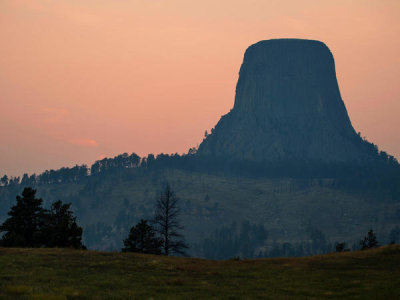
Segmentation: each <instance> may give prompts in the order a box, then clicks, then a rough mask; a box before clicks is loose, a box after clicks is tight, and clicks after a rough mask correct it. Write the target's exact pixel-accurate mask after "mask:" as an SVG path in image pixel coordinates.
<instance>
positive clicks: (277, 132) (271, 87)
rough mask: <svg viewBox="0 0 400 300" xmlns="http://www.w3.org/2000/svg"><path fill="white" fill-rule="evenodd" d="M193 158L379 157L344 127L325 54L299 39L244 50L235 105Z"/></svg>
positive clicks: (348, 125)
mask: <svg viewBox="0 0 400 300" xmlns="http://www.w3.org/2000/svg"><path fill="white" fill-rule="evenodd" d="M198 154H199V155H201V156H213V157H225V158H226V157H229V158H230V159H233V160H234V159H235V160H250V161H284V160H288V159H289V160H292V159H296V160H298V159H301V160H306V161H321V162H354V161H374V160H377V159H378V155H377V151H376V149H375V147H374V145H373V144H371V143H368V142H367V141H364V140H363V139H362V138H361V137H360V136H359V135H358V134H357V133H356V132H355V130H354V129H353V127H352V125H351V122H350V119H349V117H348V114H347V111H346V107H345V105H344V103H343V100H342V98H341V96H340V91H339V87H338V83H337V79H336V73H335V64H334V59H333V56H332V53H331V52H330V50H329V49H328V47H327V46H326V45H325V44H323V43H322V42H319V41H312V40H299V39H277V40H267V41H261V42H258V43H256V44H254V45H252V46H250V47H249V48H248V49H247V51H246V53H245V55H244V60H243V64H242V66H241V68H240V72H239V80H238V82H237V86H236V98H235V104H234V107H233V109H232V110H231V111H230V112H229V113H228V114H226V115H224V116H223V117H222V118H221V120H220V121H219V122H218V124H217V125H216V127H215V129H214V130H213V132H212V133H211V134H210V135H209V136H208V137H207V138H206V139H205V140H204V141H203V143H202V144H201V145H200V147H199V150H198Z"/></svg>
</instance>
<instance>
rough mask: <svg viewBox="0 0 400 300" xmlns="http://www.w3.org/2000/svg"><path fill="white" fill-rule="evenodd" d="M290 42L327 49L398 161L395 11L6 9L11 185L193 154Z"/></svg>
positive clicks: (5, 137)
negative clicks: (126, 161)
mask: <svg viewBox="0 0 400 300" xmlns="http://www.w3.org/2000/svg"><path fill="white" fill-rule="evenodd" d="M282 37H286V38H306V39H316V40H321V41H323V42H325V43H326V44H327V46H328V47H329V48H330V49H331V51H332V52H333V55H334V57H335V61H336V72H337V76H338V80H339V86H340V89H341V93H342V98H343V100H344V102H345V104H346V107H347V110H348V112H349V115H350V118H351V120H352V123H353V126H354V127H355V129H356V131H361V133H362V135H363V136H365V137H367V139H368V140H369V141H371V142H373V143H375V144H378V145H379V148H380V149H382V150H385V151H387V152H389V153H390V154H392V155H395V156H396V157H397V158H400V138H399V132H400V119H399V113H400V84H399V79H400V38H399V37H400V1H398V0H394V1H389V0H387V1H384V0H376V1H368V0H360V1H355V0H353V1H351V0H334V1H333V0H332V1H326V0H324V1H321V0H315V1H314V0H313V1H311V0H301V1H284V0H243V1H237V0H218V1H215V0H212V1H211V0H210V1H209V0H202V1H188V0H154V1H151V0H140V1H133V0H132V1H130V0H51V1H50V0H43V1H40V0H37V1H33V0H26V1H20V0H1V1H0V104H1V105H0V174H4V173H7V174H8V175H20V174H22V173H24V172H28V173H32V172H40V171H43V170H45V169H50V168H53V169H54V168H59V167H61V166H73V165H74V164H81V163H89V164H90V163H92V162H94V161H95V160H96V159H98V158H101V157H104V156H114V155H117V154H120V153H123V152H129V153H130V152H136V153H137V154H139V155H146V154H148V153H154V154H157V153H160V152H164V153H175V152H178V153H183V152H187V150H188V149H189V148H190V147H192V146H196V145H198V144H199V143H200V142H201V140H202V138H203V135H204V131H205V130H210V129H211V128H212V127H214V125H215V124H216V123H217V121H218V120H219V118H220V116H221V115H223V114H226V113H227V112H228V111H229V110H230V109H231V108H232V106H233V101H234V92H235V85H236V81H237V78H238V71H239V68H240V65H241V63H242V59H243V54H244V51H245V50H246V48H247V47H248V46H249V45H251V44H253V43H255V42H257V41H259V40H265V39H271V38H282Z"/></svg>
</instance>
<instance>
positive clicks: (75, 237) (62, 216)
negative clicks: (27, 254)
mask: <svg viewBox="0 0 400 300" xmlns="http://www.w3.org/2000/svg"><path fill="white" fill-rule="evenodd" d="M70 207H71V203H67V204H63V203H62V202H61V201H60V200H58V201H56V202H54V203H53V204H52V205H51V208H50V210H49V211H46V212H45V214H44V222H43V223H44V224H43V229H42V233H43V241H44V244H45V246H46V247H61V248H68V247H71V248H75V249H82V248H85V246H84V245H83V244H82V233H83V229H82V227H80V226H78V224H77V223H76V217H75V216H74V213H73V212H72V211H71V210H70Z"/></svg>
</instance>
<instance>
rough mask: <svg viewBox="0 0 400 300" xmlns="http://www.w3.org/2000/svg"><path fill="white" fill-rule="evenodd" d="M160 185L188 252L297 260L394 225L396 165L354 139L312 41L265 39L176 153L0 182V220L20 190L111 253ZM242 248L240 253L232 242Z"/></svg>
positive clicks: (399, 186)
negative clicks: (226, 108) (205, 126)
mask: <svg viewBox="0 0 400 300" xmlns="http://www.w3.org/2000/svg"><path fill="white" fill-rule="evenodd" d="M166 182H169V183H170V184H171V185H172V188H173V189H174V191H175V192H176V194H177V195H178V197H180V198H181V208H182V216H181V217H182V223H183V225H184V226H185V235H186V238H187V239H188V241H189V243H190V244H191V246H192V247H191V249H190V254H191V255H195V256H199V257H208V258H228V257H231V256H236V255H240V256H242V257H255V256H263V257H264V256H277V255H285V256H303V255H309V254H316V253H326V252H328V251H330V250H331V249H332V248H333V245H334V243H335V242H337V241H345V242H347V243H348V246H350V247H353V248H357V247H358V242H359V239H360V238H362V236H363V235H364V234H365V233H366V232H367V231H368V230H369V229H371V228H372V229H374V230H375V231H376V232H377V233H378V240H380V241H381V243H383V244H385V243H388V242H390V238H389V236H390V234H391V232H392V231H393V230H395V232H397V231H396V230H397V228H398V226H400V165H399V164H398V162H397V160H396V159H395V158H394V157H393V156H390V155H388V154H387V153H385V152H382V151H379V150H378V147H377V146H376V145H374V144H372V143H369V142H368V141H366V140H365V139H363V138H361V135H360V134H359V133H358V134H357V133H356V132H355V130H354V129H353V127H352V125H351V122H350V119H349V117H348V115H347V111H346V108H345V105H344V103H343V100H342V99H341V96H340V91H339V87H338V84H337V80H336V73H335V66H334V60H333V56H332V54H331V52H330V51H329V49H328V48H327V47H326V45H324V44H323V43H321V42H317V41H309V40H292V39H283V40H269V41H261V42H259V43H256V44H254V45H252V46H250V47H249V48H248V49H247V51H246V53H245V56H244V61H243V65H242V67H241V69H240V74H239V80H238V84H237V88H236V98H235V103H234V107H233V109H232V110H231V111H230V112H229V113H228V114H227V115H225V116H223V117H222V118H221V120H220V121H219V123H218V124H217V125H216V127H215V129H214V130H213V131H212V132H211V134H209V135H208V134H207V135H206V136H205V138H204V140H203V142H202V143H201V145H200V146H199V148H198V149H196V148H191V149H190V150H189V151H188V153H187V154H184V155H178V154H172V155H168V154H159V155H157V156H154V155H153V154H149V155H148V156H146V157H139V156H138V155H136V154H135V153H132V154H127V153H124V154H121V155H118V156H116V157H114V158H105V159H102V160H99V161H96V162H95V163H93V164H92V165H91V166H86V165H82V166H75V167H72V168H61V169H59V170H47V171H45V172H43V173H41V174H31V175H28V174H24V175H23V176H22V177H12V178H8V177H7V176H6V175H4V176H2V177H1V180H0V222H2V221H4V220H5V218H6V217H7V212H8V211H9V209H10V207H11V205H12V204H13V203H14V202H15V197H16V195H18V194H20V193H21V192H22V190H23V187H26V186H31V187H33V188H36V189H37V190H38V195H39V196H40V197H42V198H43V199H44V201H45V205H49V204H50V203H51V202H53V201H56V200H58V199H61V200H62V201H64V202H71V203H72V208H73V209H74V211H75V213H76V214H77V216H78V220H79V222H80V223H81V225H82V226H83V227H84V239H85V243H86V245H87V246H88V247H89V248H92V249H102V250H106V249H107V250H119V249H120V248H121V246H122V240H123V239H124V238H125V237H126V236H127V233H128V231H129V229H130V227H131V226H132V225H134V224H135V223H136V222H137V221H138V220H139V219H141V218H147V219H151V218H152V216H153V208H154V203H155V200H156V197H157V195H158V192H159V191H160V189H161V188H162V187H163V185H165V183H166ZM239 237H245V238H246V239H247V240H248V243H247V244H246V245H247V246H246V247H243V246H241V245H240V244H238V243H237V240H238V239H239Z"/></svg>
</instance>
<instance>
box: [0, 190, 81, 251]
mask: <svg viewBox="0 0 400 300" xmlns="http://www.w3.org/2000/svg"><path fill="white" fill-rule="evenodd" d="M42 203H43V200H42V199H41V198H36V190H34V189H32V188H30V187H27V188H25V189H24V190H23V192H22V197H20V196H17V204H16V205H14V206H12V207H11V210H10V212H9V213H8V215H9V216H10V217H9V218H8V219H7V220H6V221H5V222H4V223H3V224H2V225H1V226H0V232H4V235H3V237H2V239H1V241H0V244H1V245H2V246H4V247H72V248H84V246H83V245H82V228H81V227H79V226H78V225H77V223H76V217H74V215H73V212H72V211H70V206H71V204H63V203H62V202H61V201H60V200H59V201H57V202H55V203H53V204H52V206H51V208H50V210H46V209H44V208H43V207H42Z"/></svg>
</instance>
